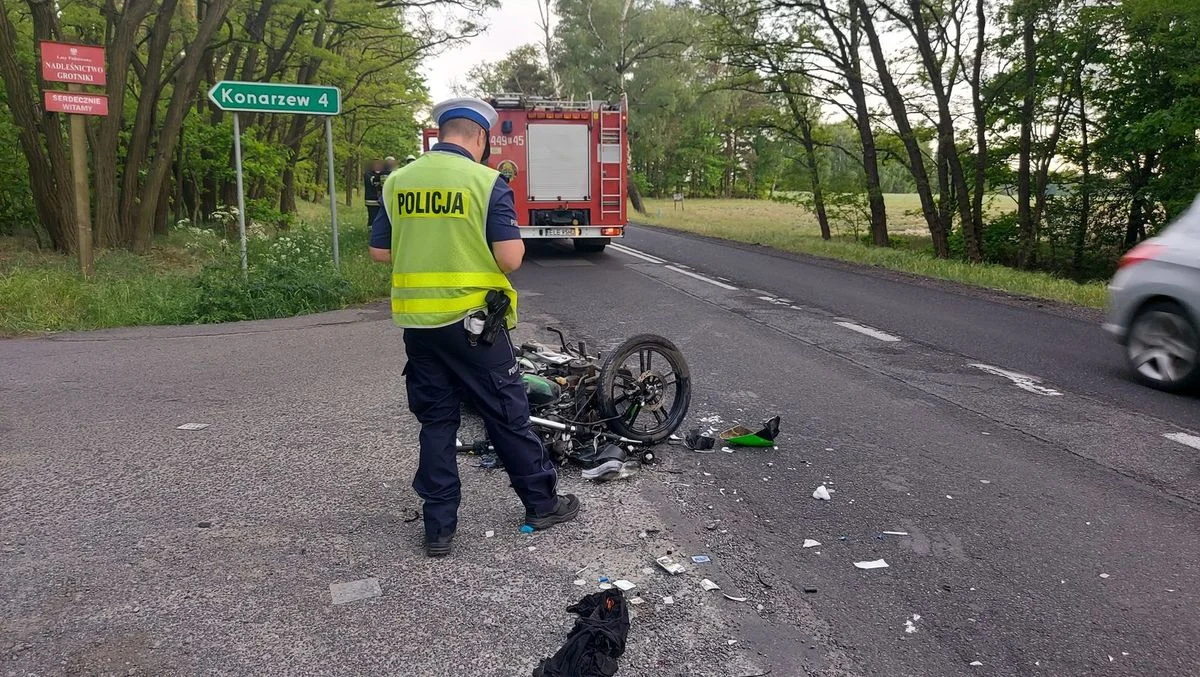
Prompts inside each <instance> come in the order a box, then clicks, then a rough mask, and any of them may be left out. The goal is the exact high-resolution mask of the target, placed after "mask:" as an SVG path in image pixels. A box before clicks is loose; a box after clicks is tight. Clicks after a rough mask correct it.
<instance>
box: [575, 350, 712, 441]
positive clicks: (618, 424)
mask: <svg viewBox="0 0 1200 677" xmlns="http://www.w3.org/2000/svg"><path fill="white" fill-rule="evenodd" d="M643 353H646V354H648V357H649V359H648V360H647V361H648V362H649V364H643V363H641V360H642V359H643V358H642V357H641V355H642V354H643ZM633 356H638V359H639V365H637V368H640V369H641V371H642V373H641V374H637V375H634V374H633V373H632V371H631V370H629V369H627V368H626V367H625V366H624V365H625V362H626V361H627V360H628V359H629V358H630V357H633ZM655 356H661V358H665V360H666V363H667V365H668V366H669V367H670V373H669V374H664V373H660V372H659V370H658V369H657V368H656V367H657V366H656V365H655V364H654V363H653V358H654V357H655ZM635 384H636V385H637V386H638V392H639V393H641V394H645V393H646V391H645V390H643V389H648V390H649V392H651V393H653V392H654V391H655V389H656V388H661V389H662V391H663V393H662V394H664V395H665V394H666V393H667V392H671V393H673V394H674V399H673V400H672V401H671V403H670V406H669V408H665V411H664V410H663V408H661V407H662V406H663V403H661V402H657V406H658V407H660V408H658V409H654V408H653V407H654V406H655V404H656V403H655V402H652V406H651V408H650V409H649V410H648V411H649V413H646V411H642V410H641V409H640V408H639V411H638V412H637V413H635V415H634V416H633V417H632V420H630V419H629V417H628V416H627V414H628V413H629V412H630V410H631V409H632V406H630V407H624V408H622V405H623V404H624V403H625V401H627V400H628V399H630V393H629V391H630V386H633V385H635ZM596 398H597V400H598V404H599V405H600V412H601V414H602V415H603V417H604V418H605V419H609V420H608V422H607V424H606V425H607V427H608V429H609V431H611V432H613V433H615V434H617V435H621V436H622V437H627V438H629V439H631V440H637V441H638V442H640V443H642V444H645V445H652V444H659V443H661V442H663V441H665V440H666V439H667V438H668V437H670V436H671V434H672V433H674V432H675V431H676V430H677V429H678V428H679V426H680V425H682V424H683V421H684V418H686V417H687V411H688V406H689V405H690V404H691V401H692V377H691V372H689V371H688V365H687V360H685V359H684V358H683V353H682V352H680V351H679V349H678V348H676V347H675V344H674V343H671V342H670V341H668V340H667V339H665V338H663V337H662V336H658V335H655V334H639V335H638V336H634V337H633V338H630V339H629V340H627V341H625V342H624V343H622V344H621V345H620V346H617V349H616V350H614V351H613V352H612V353H610V354H609V355H608V357H607V358H606V359H605V360H604V364H603V365H602V366H601V367H600V379H599V383H598V384H597V392H596ZM651 399H652V400H653V399H654V397H653V395H651ZM660 399H661V398H660ZM656 411H657V412H660V413H655V412H656ZM623 414H624V415H623ZM644 418H647V419H649V420H650V421H652V422H653V425H652V426H650V427H643V426H638V425H637V424H638V422H639V420H643V419H644Z"/></svg>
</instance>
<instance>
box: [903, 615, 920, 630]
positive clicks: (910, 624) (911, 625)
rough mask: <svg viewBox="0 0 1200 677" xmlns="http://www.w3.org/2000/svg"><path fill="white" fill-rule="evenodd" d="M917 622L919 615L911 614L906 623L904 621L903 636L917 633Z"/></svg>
mask: <svg viewBox="0 0 1200 677" xmlns="http://www.w3.org/2000/svg"><path fill="white" fill-rule="evenodd" d="M919 620H921V614H913V615H912V618H910V619H909V620H907V621H904V632H905V634H909V635H911V634H913V633H915V632H916V631H917V621H919Z"/></svg>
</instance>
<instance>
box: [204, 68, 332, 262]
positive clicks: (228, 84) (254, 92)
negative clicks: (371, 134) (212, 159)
mask: <svg viewBox="0 0 1200 677" xmlns="http://www.w3.org/2000/svg"><path fill="white" fill-rule="evenodd" d="M208 98H209V100H210V101H212V102H213V103H214V104H216V106H217V108H219V109H221V110H223V111H229V112H232V113H233V150H234V163H235V164H236V167H235V169H236V170H237V189H238V229H239V231H240V234H241V238H242V276H243V277H245V276H246V270H247V260H246V209H245V200H246V198H245V195H244V192H243V190H242V183H243V180H242V130H241V124H240V121H239V120H238V113H239V112H243V113H291V114H292V115H320V116H324V117H325V145H326V147H327V148H326V152H327V154H328V158H329V213H330V217H331V226H332V234H333V265H334V266H335V267H338V268H340V267H341V254H340V252H339V249H338V223H337V194H336V188H335V185H334V173H333V172H334V169H333V124H332V120H331V118H332V116H334V115H338V114H339V113H341V112H342V93H341V90H339V89H338V88H337V87H326V86H323V85H289V84H284V83H278V82H238V81H234V80H222V81H221V82H218V83H217V84H215V85H213V88H212V89H210V90H208Z"/></svg>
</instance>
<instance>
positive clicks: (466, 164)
mask: <svg viewBox="0 0 1200 677" xmlns="http://www.w3.org/2000/svg"><path fill="white" fill-rule="evenodd" d="M499 175H500V174H499V172H497V171H496V170H494V169H491V168H489V167H486V166H484V165H481V164H479V163H477V162H474V161H472V160H470V159H468V158H465V157H463V156H461V155H458V154H457V153H447V152H440V151H439V152H431V153H426V154H425V155H422V156H421V158H420V159H418V160H416V161H414V162H412V163H410V164H409V165H407V166H405V167H402V168H400V169H397V170H396V171H394V172H392V174H391V175H390V176H388V178H387V181H386V182H384V185H383V207H384V209H386V210H387V215H388V219H389V220H391V222H392V321H393V322H395V324H396V325H397V326H400V327H408V328H433V327H444V326H446V325H448V324H453V323H455V322H459V321H461V320H462V319H463V318H464V317H466V316H467V315H469V314H470V313H472V312H474V311H475V310H478V309H482V308H484V307H486V305H487V303H486V301H485V300H484V299H485V297H486V296H487V293H488V292H489V291H491V290H497V291H502V292H504V293H505V294H507V295H508V297H509V311H508V317H507V318H506V319H507V322H506V324H507V325H508V328H509V329H512V328H513V327H515V326H516V325H517V292H516V290H514V289H513V287H512V284H510V283H509V281H508V277H506V276H505V275H504V273H502V272H501V271H500V267H499V266H497V265H496V259H495V257H494V256H493V255H492V250H491V247H489V246H488V243H487V237H486V235H485V224H486V223H487V209H488V202H489V201H490V199H491V195H492V188H493V186H494V185H495V183H496V177H498V176H499Z"/></svg>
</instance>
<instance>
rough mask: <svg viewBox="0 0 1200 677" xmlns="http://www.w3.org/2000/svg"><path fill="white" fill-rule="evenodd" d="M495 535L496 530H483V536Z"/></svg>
mask: <svg viewBox="0 0 1200 677" xmlns="http://www.w3.org/2000/svg"><path fill="white" fill-rule="evenodd" d="M495 535H496V532H494V531H492V530H491V529H488V530H487V531H485V532H483V537H484V538H491V537H492V536H495Z"/></svg>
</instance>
